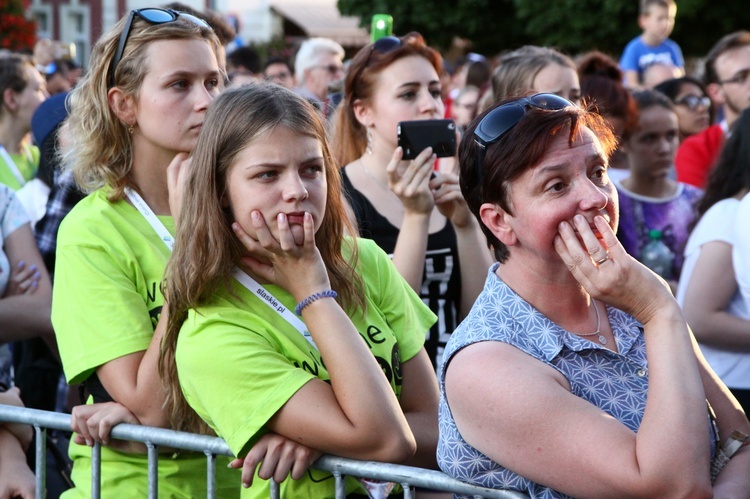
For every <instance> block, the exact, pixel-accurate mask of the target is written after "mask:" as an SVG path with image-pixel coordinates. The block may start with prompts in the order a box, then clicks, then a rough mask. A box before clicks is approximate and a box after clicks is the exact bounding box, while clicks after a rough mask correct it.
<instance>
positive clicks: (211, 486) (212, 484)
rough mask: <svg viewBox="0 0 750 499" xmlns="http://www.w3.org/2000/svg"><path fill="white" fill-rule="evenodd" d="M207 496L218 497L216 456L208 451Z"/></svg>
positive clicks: (210, 497)
mask: <svg viewBox="0 0 750 499" xmlns="http://www.w3.org/2000/svg"><path fill="white" fill-rule="evenodd" d="M205 454H206V498H207V499H215V497H216V456H215V455H214V454H211V453H210V452H208V451H206V452H205Z"/></svg>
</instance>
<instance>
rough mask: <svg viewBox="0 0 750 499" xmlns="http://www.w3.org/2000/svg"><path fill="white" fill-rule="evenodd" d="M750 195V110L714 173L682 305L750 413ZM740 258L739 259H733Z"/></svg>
mask: <svg viewBox="0 0 750 499" xmlns="http://www.w3.org/2000/svg"><path fill="white" fill-rule="evenodd" d="M748 192H750V110H746V111H744V112H743V113H742V114H741V115H740V118H739V120H738V121H737V124H736V125H735V127H734V129H733V131H732V136H731V137H730V138H729V139H728V140H727V142H726V144H725V145H724V149H723V151H722V153H721V156H720V158H719V162H718V163H717V164H716V167H715V168H714V169H713V170H712V171H711V174H710V175H709V178H708V185H707V186H706V192H705V195H704V196H703V200H702V201H701V203H700V204H699V205H698V214H699V216H700V219H699V220H698V223H697V224H696V225H695V228H694V229H693V231H692V233H691V234H690V238H689V239H688V242H687V246H686V247H685V263H684V265H683V270H682V276H681V277H680V284H679V287H678V289H677V300H678V301H679V302H680V304H681V305H682V307H683V309H684V310H685V316H686V317H687V319H688V322H689V323H690V327H691V328H692V329H693V331H694V332H695V337H696V338H697V339H698V341H699V342H700V344H701V349H702V350H703V354H704V355H705V357H706V360H707V361H708V363H709V364H710V365H711V367H712V368H713V370H714V371H716V374H718V375H719V377H720V378H721V379H722V381H724V383H726V385H727V386H728V387H729V389H730V390H732V393H734V395H735V397H737V399H738V400H739V401H740V403H741V404H742V407H743V409H744V410H745V412H746V413H747V412H748V411H750V353H748V351H750V307H749V305H750V303H748V302H747V301H745V300H743V298H742V295H741V293H740V290H739V289H738V281H739V280H740V279H744V278H746V277H747V273H746V271H744V270H743V269H744V268H745V267H746V265H747V263H746V262H747V261H748V260H749V259H750V255H748V254H742V252H738V251H737V249H738V247H739V246H737V245H736V243H737V240H738V239H742V238H746V237H747V236H746V234H747V232H748V225H747V219H742V218H739V215H738V213H739V210H740V200H741V199H743V196H744V197H745V198H746V199H745V200H743V201H742V204H745V205H746V204H747V203H748V198H747V196H746V194H747V193H748ZM733 250H734V252H735V255H736V258H734V266H733V258H732V253H733Z"/></svg>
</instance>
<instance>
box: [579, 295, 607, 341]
mask: <svg viewBox="0 0 750 499" xmlns="http://www.w3.org/2000/svg"><path fill="white" fill-rule="evenodd" d="M591 303H592V304H593V305H594V312H596V331H594V332H593V333H575V334H576V336H583V337H586V336H595V335H596V336H597V338H596V339H597V340H599V343H601V344H602V345H606V344H607V338H605V337H604V335H603V334H602V332H601V330H602V318H601V317H600V316H599V307H597V306H596V302H595V301H594V300H591Z"/></svg>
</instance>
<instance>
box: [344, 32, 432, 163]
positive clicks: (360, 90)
mask: <svg viewBox="0 0 750 499" xmlns="http://www.w3.org/2000/svg"><path fill="white" fill-rule="evenodd" d="M413 55H416V56H419V57H424V58H425V59H427V61H428V62H429V63H430V64H432V67H434V68H435V71H436V72H437V74H438V75H440V74H442V72H443V59H442V58H441V57H440V54H439V53H438V52H437V51H436V50H435V49H432V48H430V47H428V46H427V44H426V43H425V41H424V38H422V35H420V34H419V33H417V32H416V31H413V32H411V33H409V34H408V35H406V36H403V37H401V45H400V46H399V47H397V48H395V49H393V50H391V51H389V52H386V53H381V52H378V51H377V50H375V49H374V48H373V44H370V45H367V46H366V47H364V48H363V49H361V50H360V51H359V52H357V55H355V56H354V59H352V62H351V64H350V65H349V70H348V71H347V72H346V79H345V80H344V100H343V102H342V103H341V104H340V105H339V108H338V110H337V112H336V117H335V118H334V128H333V138H332V141H331V142H332V144H333V147H334V155H335V157H336V162H337V163H338V165H339V166H340V167H344V166H346V165H348V164H349V163H351V162H352V161H354V160H356V159H357V158H359V157H360V156H362V155H363V154H364V153H365V149H366V148H367V130H366V129H365V127H364V126H362V124H361V123H360V122H359V121H358V120H357V117H356V116H355V115H354V103H355V102H356V101H360V102H362V103H363V104H369V103H372V101H373V98H374V96H375V87H376V85H377V82H378V77H379V74H380V72H381V71H383V70H384V69H385V68H387V67H388V66H390V65H391V64H393V63H394V62H396V61H397V60H399V59H403V58H404V57H409V56H413Z"/></svg>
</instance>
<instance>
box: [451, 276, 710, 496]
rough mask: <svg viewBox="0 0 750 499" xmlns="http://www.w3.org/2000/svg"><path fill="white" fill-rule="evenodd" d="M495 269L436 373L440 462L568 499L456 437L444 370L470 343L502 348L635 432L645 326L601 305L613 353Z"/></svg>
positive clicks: (483, 479) (640, 408)
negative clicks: (547, 371) (552, 373)
mask: <svg viewBox="0 0 750 499" xmlns="http://www.w3.org/2000/svg"><path fill="white" fill-rule="evenodd" d="M498 266H499V264H495V265H493V266H492V267H491V268H490V271H489V274H488V277H487V281H486V283H485V287H484V290H483V291H482V293H481V294H480V295H479V297H478V298H477V301H476V302H475V303H474V306H473V308H472V310H471V312H470V313H469V315H468V316H467V318H466V319H465V320H464V321H463V322H462V323H461V324H460V325H459V327H458V329H456V331H455V332H454V333H453V335H452V336H451V338H450V340H449V341H448V344H447V345H446V349H445V353H444V355H443V363H442V365H441V366H440V371H439V373H438V379H439V383H440V410H439V425H440V439H439V441H438V449H437V459H438V464H439V465H440V468H441V469H442V470H443V471H444V472H445V473H447V474H448V475H450V476H452V477H454V478H456V479H458V480H461V481H464V482H467V483H472V484H476V485H480V486H483V487H489V488H495V489H510V490H516V491H522V492H525V493H528V494H529V495H530V496H531V497H534V498H536V497H540V498H560V497H567V496H566V495H564V494H562V493H560V492H557V491H555V490H553V489H551V488H549V487H545V486H543V485H541V484H538V483H534V482H532V481H530V480H527V479H525V478H523V477H521V476H520V475H518V474H516V473H514V472H512V471H510V470H509V469H506V468H504V467H503V466H501V465H500V464H498V463H496V462H494V461H493V460H492V459H491V458H489V457H487V456H486V455H484V454H483V453H481V452H480V451H478V450H477V449H475V448H474V447H472V446H471V445H469V444H468V443H467V442H466V441H465V440H464V439H463V438H462V437H461V434H460V433H459V431H458V428H457V427H456V423H455V421H454V420H453V417H452V415H451V411H450V407H449V406H448V403H447V400H446V397H445V367H446V366H447V365H448V363H449V362H450V360H451V359H452V357H453V355H455V354H456V353H457V352H458V351H459V350H461V349H462V348H464V347H466V346H468V345H471V344H473V343H478V342H481V341H501V342H505V343H508V344H510V345H513V346H515V347H517V348H518V349H520V350H521V351H523V352H525V353H527V354H528V355H530V356H532V357H534V358H536V359H539V360H540V361H542V362H544V363H545V364H547V365H549V366H551V367H553V368H555V369H557V370H558V371H559V372H560V373H562V374H563V375H564V376H565V377H566V378H567V380H568V381H569V383H570V386H571V388H572V393H573V394H574V395H576V396H578V397H581V398H582V399H584V400H587V401H588V402H590V403H592V404H594V405H595V406H597V407H599V408H600V409H601V410H603V411H604V412H606V413H608V414H610V415H611V416H612V417H614V418H616V419H617V420H618V421H620V422H622V423H623V424H624V425H625V426H627V427H628V428H630V429H631V430H633V431H638V428H639V426H640V424H641V419H642V417H643V412H644V409H645V406H646V395H647V392H648V365H647V362H646V345H645V341H644V337H643V328H642V326H641V324H640V323H639V322H638V321H636V320H635V319H634V318H633V317H631V316H629V315H628V314H626V313H625V312H622V311H621V310H618V309H616V308H613V307H607V315H608V318H609V322H610V324H611V326H612V332H613V333H614V336H615V340H616V342H617V347H618V350H619V353H615V352H612V351H611V350H608V349H606V348H604V347H602V346H600V345H598V344H596V343H594V342H592V341H588V340H585V339H583V338H581V337H579V336H576V335H574V334H572V333H569V332H567V331H565V330H564V329H562V328H561V327H559V326H558V325H556V324H555V323H553V322H552V321H550V320H549V319H547V318H546V317H545V316H544V315H542V314H541V313H540V312H539V311H538V310H536V309H535V308H534V307H532V306H531V305H530V304H529V303H527V302H526V301H525V300H524V299H523V298H521V297H520V296H518V295H517V294H516V293H515V292H514V291H513V290H512V289H511V288H510V287H508V286H507V285H506V284H505V283H504V282H503V281H502V280H501V279H500V278H499V277H498V276H497V275H496V274H495V271H496V270H497V267H498ZM502 389H503V387H502V386H499V387H498V390H502ZM709 428H710V426H707V429H709Z"/></svg>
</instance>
